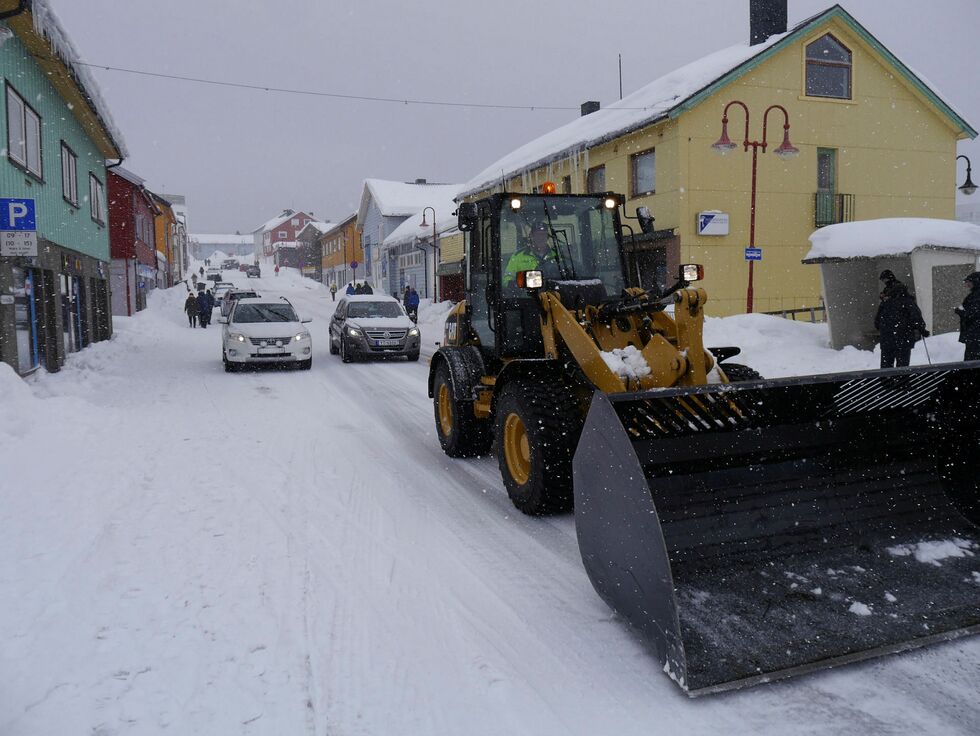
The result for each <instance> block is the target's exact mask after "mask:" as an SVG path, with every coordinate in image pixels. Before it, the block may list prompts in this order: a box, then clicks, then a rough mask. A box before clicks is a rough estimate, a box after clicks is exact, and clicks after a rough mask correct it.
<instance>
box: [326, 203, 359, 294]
mask: <svg viewBox="0 0 980 736" xmlns="http://www.w3.org/2000/svg"><path fill="white" fill-rule="evenodd" d="M320 249H321V251H322V258H323V261H322V263H323V266H322V270H323V283H325V284H326V285H327V286H330V285H331V284H336V285H337V289H338V290H340V291H343V290H344V289H345V288H346V285H347V284H348V283H349V282H350V281H351V280H353V278H354V275H355V272H354V270H352V269H351V267H350V264H351V263H352V262H355V261H356V262H357V263H358V264H363V263H364V249H363V248H362V247H361V231H360V230H358V229H357V213H356V212H353V213H351V214H350V216H348V217H347V218H346V219H344V220H343V221H342V222H339V223H338V224H336V225H334V226H333V227H332V228H331V229H330V230H328V231H327V232H325V233H324V234H323V235H321V236H320ZM358 270H360V273H361V275H362V276H363V274H364V271H363V270H361V266H360V265H358Z"/></svg>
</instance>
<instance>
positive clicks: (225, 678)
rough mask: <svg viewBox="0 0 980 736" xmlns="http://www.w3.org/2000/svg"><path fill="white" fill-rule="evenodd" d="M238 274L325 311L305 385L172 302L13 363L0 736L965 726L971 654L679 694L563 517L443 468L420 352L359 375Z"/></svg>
mask: <svg viewBox="0 0 980 736" xmlns="http://www.w3.org/2000/svg"><path fill="white" fill-rule="evenodd" d="M233 280H236V281H239V282H240V283H245V282H246V279H245V277H244V275H243V274H242V275H238V274H236V275H235V277H234V278H233ZM248 283H249V285H251V286H255V287H256V288H258V289H259V290H260V291H261V293H262V294H263V295H264V296H269V295H274V294H278V293H282V294H285V295H287V296H288V297H289V298H290V300H291V301H292V302H293V303H294V305H295V306H296V308H297V311H299V312H300V314H301V315H303V316H308V317H313V318H314V322H313V323H312V324H310V325H309V327H310V331H311V333H312V334H313V341H314V358H313V369H312V370H311V371H309V372H305V371H285V372H278V371H262V372H247V373H238V374H230V375H229V374H225V373H224V372H223V371H222V366H221V362H220V346H219V336H220V325H217V324H214V325H213V326H212V327H210V328H208V329H207V330H202V329H196V330H191V329H189V328H188V327H187V326H186V320H185V318H184V316H183V314H182V312H181V303H182V301H183V295H184V292H183V291H182V289H179V288H178V289H172V290H170V291H169V292H166V293H157V294H155V295H154V298H153V301H152V302H151V307H150V309H148V310H147V311H146V312H143V313H141V314H140V315H138V316H137V317H135V318H131V319H127V318H117V319H116V320H115V325H116V336H115V338H114V339H113V340H112V341H111V342H109V343H101V344H97V345H94V346H92V347H91V348H89V349H87V350H85V351H83V352H81V353H78V354H75V355H73V356H72V357H71V359H70V361H69V364H68V366H67V367H66V368H65V369H64V370H63V371H62V372H61V373H59V374H55V375H40V376H36V377H35V378H34V379H32V380H30V381H29V382H27V383H25V382H22V381H21V380H20V379H18V378H16V377H14V375H13V372H12V371H10V370H9V369H8V368H7V367H6V366H2V365H0V399H2V407H3V410H2V413H0V531H2V533H0V586H2V587H0V590H2V594H3V605H2V606H0V637H2V638H0V641H2V646H0V734H4V736H20V735H24V734H31V735H34V734H39V735H40V734H44V735H48V734H102V735H104V736H108V735H109V734H158V733H163V732H167V733H175V734H181V735H184V734H207V735H209V736H220V735H224V734H240V733H241V734H345V735H348V734H488V735H489V734H494V735H496V734H504V733H506V734H607V733H615V734H644V735H645V736H649V735H650V734H661V733H662V734H685V735H687V734H709V733H711V734H715V733H725V734H741V733H744V734H786V733H793V734H808V733H814V734H815V733H855V734H893V733H929V734H975V733H976V726H977V723H980V697H978V692H980V640H978V639H976V638H974V639H966V640H960V641H956V642H952V643H948V644H944V645H941V646H935V647H932V648H929V649H926V650H921V651H917V652H912V653H907V654H903V655H900V656H893V657H888V658H884V659H880V660H876V661H872V662H867V663H863V664H859V665H853V666H850V667H844V668H839V669H837V670H834V671H829V672H823V673H819V674H816V675H811V676H807V677H802V678H798V679H795V680H792V681H788V682H782V683H777V684H772V685H768V686H763V687H757V688H754V689H750V690H746V691H739V692H735V693H729V694H725V695H721V696H714V697H708V698H702V699H698V700H689V699H688V698H687V697H686V696H684V695H683V694H681V692H680V691H679V690H678V688H677V687H676V685H674V684H673V683H672V682H671V681H670V680H669V679H668V678H667V677H666V676H664V674H663V673H662V672H661V671H660V667H659V665H658V663H657V660H656V658H655V657H654V656H653V655H652V654H651V653H650V652H649V651H647V650H646V649H645V647H644V646H643V645H642V644H641V642H640V641H639V639H638V638H637V637H636V636H634V635H633V634H632V633H631V632H630V631H629V630H628V629H627V628H626V627H625V626H624V625H623V623H622V622H621V621H620V620H618V619H617V617H615V616H614V615H613V614H612V613H611V612H610V610H609V609H608V608H607V607H606V606H605V604H604V603H602V601H601V600H600V599H599V598H598V596H597V595H596V594H595V593H594V591H593V590H592V587H591V585H590V583H589V581H588V579H587V577H586V575H585V571H584V569H583V568H582V565H581V561H580V559H579V556H578V547H577V544H576V540H575V532H574V522H573V519H572V517H571V516H564V517H558V518H550V519H532V518H528V517H525V516H523V515H521V514H520V513H517V512H515V511H514V509H513V507H512V506H511V505H510V502H509V500H508V499H507V496H506V494H505V492H504V491H503V488H502V485H501V482H500V479H499V474H498V471H497V467H496V462H495V461H494V460H493V459H478V460H468V461H459V460H456V461H451V460H449V459H448V458H446V457H445V456H444V455H443V454H442V452H441V450H440V449H439V444H438V441H437V440H436V438H435V436H434V429H433V419H432V411H431V404H430V401H429V400H428V398H427V397H426V390H425V380H426V370H427V368H426V365H425V363H424V361H423V362H420V363H417V364H411V363H401V362H399V363H367V364H365V363H359V364H353V365H344V364H342V363H341V362H340V360H339V359H337V358H335V357H332V356H330V355H328V352H327V340H326V335H327V325H328V321H329V316H330V314H331V312H332V303H331V301H330V296H329V293H328V292H326V291H325V290H323V289H322V288H320V287H319V286H318V285H317V284H315V283H313V282H310V281H308V280H303V279H301V278H299V277H298V276H297V275H296V274H295V273H293V272H284V273H283V274H282V275H281V276H279V277H272V276H271V275H270V276H267V277H264V278H263V279H260V280H258V281H256V280H250V281H249V282H248ZM930 345H932V343H930ZM847 367H848V368H849V367H851V366H847ZM978 569H980V563H978Z"/></svg>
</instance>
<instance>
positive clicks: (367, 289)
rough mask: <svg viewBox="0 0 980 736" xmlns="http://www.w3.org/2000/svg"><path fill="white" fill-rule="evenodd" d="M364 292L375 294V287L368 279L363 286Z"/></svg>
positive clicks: (362, 290) (362, 291)
mask: <svg viewBox="0 0 980 736" xmlns="http://www.w3.org/2000/svg"><path fill="white" fill-rule="evenodd" d="M361 293H362V294H373V293H374V288H373V287H372V286H371V284H370V283H368V282H367V281H365V282H364V286H362V287H361Z"/></svg>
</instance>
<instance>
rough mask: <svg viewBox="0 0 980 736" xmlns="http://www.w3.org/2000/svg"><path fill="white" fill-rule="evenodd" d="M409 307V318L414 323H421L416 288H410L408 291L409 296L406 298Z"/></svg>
mask: <svg viewBox="0 0 980 736" xmlns="http://www.w3.org/2000/svg"><path fill="white" fill-rule="evenodd" d="M405 301H406V303H407V304H408V307H407V309H406V311H407V312H408V316H409V317H411V318H412V321H413V322H418V321H419V293H418V292H417V291H415V288H414V287H410V288H409V290H408V296H407V297H406V298H405Z"/></svg>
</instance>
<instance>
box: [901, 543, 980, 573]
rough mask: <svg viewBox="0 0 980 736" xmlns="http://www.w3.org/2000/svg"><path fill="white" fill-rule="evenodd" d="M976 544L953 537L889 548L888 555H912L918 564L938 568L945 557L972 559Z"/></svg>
mask: <svg viewBox="0 0 980 736" xmlns="http://www.w3.org/2000/svg"><path fill="white" fill-rule="evenodd" d="M976 546H977V545H976V544H974V543H973V542H971V541H969V540H967V539H960V538H959V537H954V538H953V539H946V540H938V541H931V542H919V543H918V544H897V545H895V546H894V547H889V548H888V552H889V554H892V555H894V556H895V557H908V556H909V555H914V556H915V559H917V560H918V561H919V562H922V563H925V564H928V565H935V566H936V567H940V564H939V561H940V560H945V559H946V558H947V557H973V550H974V549H976Z"/></svg>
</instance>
